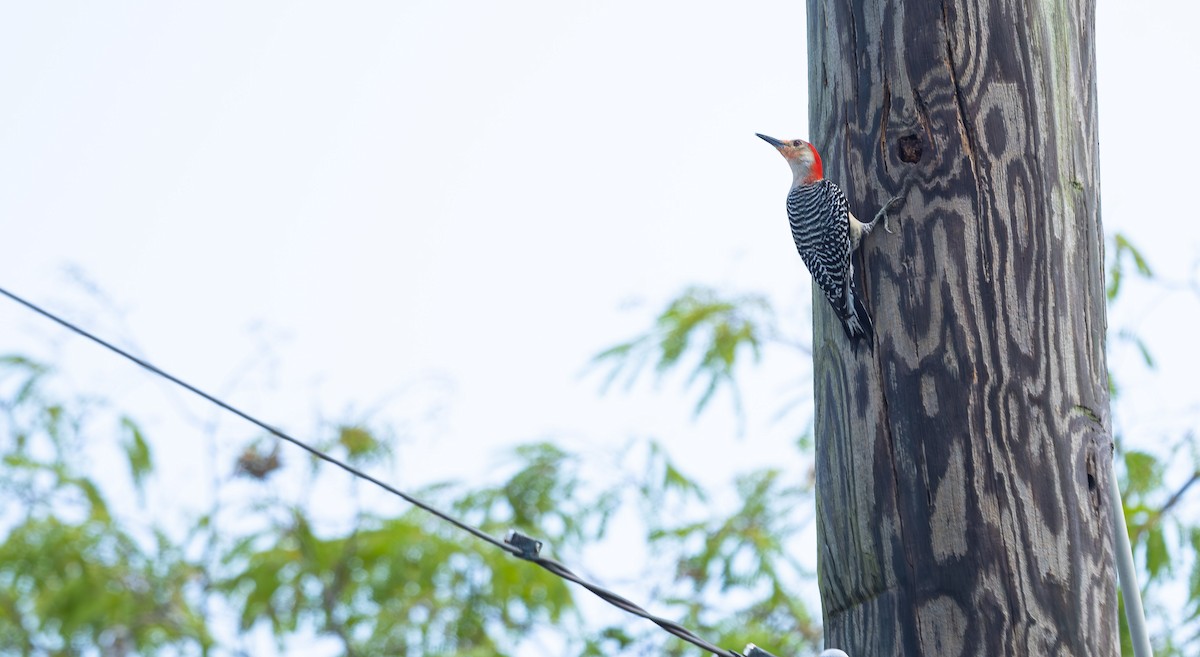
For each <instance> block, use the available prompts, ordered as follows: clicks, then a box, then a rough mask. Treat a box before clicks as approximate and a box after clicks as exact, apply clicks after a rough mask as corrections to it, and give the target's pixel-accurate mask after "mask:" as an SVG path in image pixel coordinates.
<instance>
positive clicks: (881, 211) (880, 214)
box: [871, 196, 904, 233]
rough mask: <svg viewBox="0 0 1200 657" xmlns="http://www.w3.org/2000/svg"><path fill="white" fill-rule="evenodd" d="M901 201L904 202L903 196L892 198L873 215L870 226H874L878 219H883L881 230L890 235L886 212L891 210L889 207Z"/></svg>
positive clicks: (890, 230) (890, 229)
mask: <svg viewBox="0 0 1200 657" xmlns="http://www.w3.org/2000/svg"><path fill="white" fill-rule="evenodd" d="M903 200H904V197H903V196H893V197H892V200H890V201H888V202H887V203H884V204H883V207H882V208H879V212H876V213H875V218H874V219H872V220H871V225H872V226H874V225H875V222H876V221H879V219H880V218H881V217H882V218H883V229H884V230H886V231H887V232H889V233H892V232H893V231H892V228H891V226H890V225H888V213H887V212H888V210H889V209H891V207H892V206H893V205H895V204H897V203H899V202H900V201H903Z"/></svg>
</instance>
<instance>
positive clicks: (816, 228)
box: [787, 180, 872, 345]
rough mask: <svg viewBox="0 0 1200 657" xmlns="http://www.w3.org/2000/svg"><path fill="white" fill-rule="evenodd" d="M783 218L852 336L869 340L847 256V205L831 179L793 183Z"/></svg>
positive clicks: (867, 320) (867, 318) (866, 318)
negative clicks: (804, 183)
mask: <svg viewBox="0 0 1200 657" xmlns="http://www.w3.org/2000/svg"><path fill="white" fill-rule="evenodd" d="M787 210H788V221H789V223H790V224H791V228H792V239H793V240H795V242H796V250H797V251H799V252H800V258H801V259H802V260H804V265H805V266H806V267H808V271H809V273H811V274H812V277H813V281H814V282H815V283H816V284H817V286H818V287H820V288H821V291H822V292H824V293H825V298H826V299H829V303H830V305H832V306H833V309H834V312H836V313H837V315H838V318H839V319H840V320H842V328H844V329H845V331H846V335H847V337H849V338H850V340H851V341H852V342H857V341H858V340H859V339H861V338H866V339H867V343H868V345H870V344H871V333H872V326H871V318H870V316H869V315H868V314H867V311H866V308H865V307H864V305H863V302H862V300H861V299H859V298H858V294H857V293H856V291H855V289H854V264H853V262H852V261H851V259H850V254H851V248H850V247H851V245H850V206H849V204H848V203H847V202H846V195H845V194H844V193H843V192H842V190H841V188H839V187H838V186H837V184H836V183H834V182H833V181H832V180H819V181H817V182H815V183H812V184H808V185H800V186H799V187H793V188H792V191H791V192H790V193H788V200H787Z"/></svg>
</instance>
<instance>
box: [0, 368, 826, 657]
mask: <svg viewBox="0 0 1200 657" xmlns="http://www.w3.org/2000/svg"><path fill="white" fill-rule="evenodd" d="M52 378H53V374H52V372H51V370H50V369H49V368H48V367H46V366H44V365H41V364H38V363H34V362H31V361H29V360H27V359H23V358H18V357H8V358H4V359H2V360H0V407H2V409H3V411H4V415H3V419H4V426H3V427H2V429H3V430H2V431H0V453H2V454H3V458H4V462H5V468H4V469H2V470H0V495H3V496H4V499H5V500H7V501H6V502H5V504H4V505H2V506H0V523H2V524H0V605H3V608H4V609H5V610H6V613H5V614H0V652H6V651H10V650H11V651H13V652H15V654H22V655H51V654H60V653H62V654H96V653H100V654H112V655H125V654H204V655H210V654H211V655H227V654H244V653H246V652H247V648H245V647H244V646H245V638H246V637H247V636H250V635H253V634H255V633H259V634H262V633H265V634H266V635H268V636H271V637H274V639H275V641H276V643H277V645H278V649H279V650H280V651H281V652H285V651H288V650H289V646H291V645H293V643H294V642H295V641H297V640H302V639H303V638H304V637H321V638H322V639H323V640H324V641H326V642H328V643H329V644H332V645H336V646H337V650H338V651H339V652H341V653H342V654H346V655H394V654H430V655H434V654H440V655H460V656H474V655H515V654H518V653H519V652H521V651H522V646H525V645H527V644H529V643H530V642H534V643H539V642H546V641H548V642H551V643H557V644H561V645H563V646H565V654H578V655H599V654H610V653H611V652H612V651H613V650H623V651H634V652H647V653H648V652H654V653H666V654H669V655H674V654H684V653H685V652H687V653H688V654H692V653H691V652H689V651H688V650H689V649H688V647H687V646H686V645H685V644H683V643H682V642H680V641H678V640H675V639H673V638H670V637H668V636H667V635H665V634H663V633H662V632H661V631H659V630H658V628H656V627H655V626H653V625H651V624H649V623H646V622H644V621H640V620H637V619H632V618H628V617H619V620H617V621H614V622H611V623H609V624H608V625H602V626H600V627H593V626H589V625H587V624H586V622H587V619H586V617H585V614H584V613H583V612H582V610H581V609H580V607H579V606H578V598H579V596H580V595H588V594H586V593H584V592H583V591H582V590H581V589H579V588H578V587H575V586H573V585H569V584H567V583H565V582H564V581H563V580H560V579H558V578H557V577H555V576H553V575H551V574H550V573H549V572H547V571H545V570H542V569H540V568H537V567H536V566H533V565H532V564H529V563H527V562H524V561H521V560H518V559H514V558H512V557H510V556H508V555H506V554H505V553H503V552H500V551H498V550H495V549H494V548H493V547H492V546H490V545H488V544H486V543H484V542H482V541H479V540H476V539H474V538H472V537H470V536H468V535H466V534H464V533H463V532H461V531H460V530H458V529H456V528H453V527H450V526H447V525H445V524H443V523H440V522H437V521H436V520H435V519H433V518H432V517H431V516H429V515H428V514H425V513H423V512H420V511H418V510H415V509H409V510H407V511H404V512H402V513H399V514H398V515H392V516H388V515H383V514H379V513H375V512H371V511H369V510H368V509H370V508H371V506H372V505H368V504H366V503H364V502H362V500H363V498H364V496H363V495H361V494H360V493H359V492H357V490H355V491H351V493H350V494H347V495H346V496H345V499H346V501H347V503H346V505H345V508H346V510H347V513H348V514H350V515H352V521H351V522H348V523H341V524H340V526H339V527H330V526H327V525H328V523H324V524H323V523H321V522H320V521H319V520H317V519H316V516H315V515H314V513H313V510H312V509H311V508H310V505H309V504H307V503H306V502H305V501H304V499H305V498H304V497H303V496H301V497H299V498H296V499H289V498H287V497H286V496H279V495H277V494H265V493H267V492H268V490H270V486H271V484H272V481H273V480H274V479H275V478H276V477H280V476H287V477H291V478H294V477H298V478H302V479H305V481H303V482H302V485H301V486H300V488H301V489H302V490H314V489H317V488H319V487H326V488H328V487H329V486H331V485H332V483H331V482H330V481H329V480H328V479H322V468H320V467H318V466H317V465H315V464H314V465H313V467H305V464H304V463H302V462H299V461H297V462H296V463H293V464H292V467H290V468H289V467H288V466H287V465H286V464H285V462H284V459H283V458H282V457H281V455H280V453H279V451H278V450H277V449H276V448H275V446H274V444H273V443H272V442H270V441H269V439H267V438H266V437H256V438H252V439H250V440H249V441H247V444H246V446H245V449H243V450H242V451H241V453H240V455H239V456H238V458H237V459H236V460H235V462H234V463H231V464H229V470H230V471H231V472H232V473H234V474H236V475H241V476H243V479H242V480H243V481H247V482H248V483H247V484H241V485H250V486H258V487H262V492H263V493H264V494H263V495H257V496H251V497H250V498H247V499H245V500H243V501H241V502H239V503H231V502H226V504H225V506H217V505H215V504H214V506H213V508H212V509H211V510H209V511H208V512H207V513H205V514H203V515H201V516H199V517H197V518H194V519H192V520H191V522H190V523H189V524H190V525H191V526H192V527H193V529H192V530H191V531H189V532H187V533H186V535H183V536H175V535H172V533H171V532H170V531H168V530H167V529H166V528H165V527H163V526H160V525H159V524H157V523H156V522H154V521H146V520H145V519H143V518H142V517H140V516H138V515H135V516H129V515H126V516H124V517H123V516H122V515H121V514H120V513H118V512H116V511H114V510H113V509H112V508H110V506H109V504H108V503H107V501H106V497H105V495H104V492H103V485H105V483H106V482H107V483H110V484H111V483H112V482H113V480H114V479H118V478H119V476H118V475H120V474H124V475H125V476H127V478H128V483H129V488H130V489H131V490H135V491H136V492H137V493H138V499H139V500H140V501H141V502H142V503H144V500H145V499H146V498H147V497H153V496H154V495H155V493H156V492H161V491H159V490H156V488H155V479H154V476H153V475H154V472H155V461H154V458H153V449H152V445H153V440H152V438H151V437H150V436H148V435H147V434H146V433H145V432H144V431H143V430H142V429H141V427H140V426H139V425H138V424H137V423H136V422H135V421H134V420H132V419H130V418H127V417H120V416H118V417H115V418H114V417H112V416H113V415H114V412H113V411H112V409H111V408H110V407H109V406H108V405H107V404H106V403H104V402H103V401H101V400H94V399H93V400H83V399H72V400H69V401H66V402H64V401H59V400H56V399H53V398H51V396H50V395H49V394H48V393H46V390H47V388H48V387H49V386H47V385H45V384H46V382H47V380H48V379H52ZM68 409H70V410H68ZM328 430H329V434H330V436H329V438H327V439H325V440H322V441H320V443H321V447H322V448H324V449H328V450H331V451H332V452H334V453H335V454H337V455H338V456H339V457H341V458H343V459H346V460H348V461H351V462H354V463H355V464H356V465H359V466H360V467H375V466H380V465H382V464H385V463H386V461H387V460H388V459H387V458H383V457H385V456H386V455H389V454H391V453H392V451H393V449H392V447H391V446H390V445H388V444H386V443H387V441H386V440H385V439H381V438H380V435H382V434H386V430H382V431H377V430H375V429H372V428H370V427H368V426H366V425H365V424H363V423H334V424H332V425H331V426H329V427H328ZM113 436H115V438H116V440H115V441H114V440H113V439H112V437H113ZM106 440H109V441H112V442H113V443H114V444H115V445H116V446H117V447H118V448H119V453H120V454H122V455H123V456H124V458H125V460H126V461H127V465H128V467H127V468H126V469H125V471H124V472H123V473H118V472H108V473H106V475H107V479H106V480H105V481H101V480H98V479H97V480H93V479H92V478H90V475H89V474H87V467H86V466H87V463H88V459H87V458H86V456H85V455H86V454H87V452H88V443H96V442H99V441H106ZM614 458H616V459H620V460H621V462H619V463H618V464H617V467H616V468H613V469H603V468H598V467H597V466H596V465H595V464H590V463H588V462H586V461H585V460H584V459H582V458H581V457H580V456H578V455H576V454H572V453H570V452H567V451H565V450H563V449H561V448H560V447H557V446H555V445H553V444H550V443H544V442H543V443H532V444H528V445H523V446H520V447H518V448H516V449H515V450H513V452H512V453H511V454H510V455H509V456H508V458H507V459H506V461H505V462H504V463H501V464H499V465H498V466H497V470H498V471H501V472H505V473H506V474H505V475H504V476H502V477H500V478H499V479H497V480H496V481H494V482H491V483H484V484H481V485H476V486H474V487H472V488H466V487H463V486H462V485H461V484H439V485H435V486H430V487H427V488H426V489H424V490H421V491H417V493H418V495H419V496H421V497H422V498H424V499H427V500H430V501H433V502H435V503H436V504H437V505H439V506H441V507H442V508H445V509H448V510H450V511H451V512H452V513H454V514H455V515H457V516H459V517H461V518H463V519H465V520H466V521H468V522H470V523H472V524H475V525H477V526H480V527H482V528H483V529H484V530H485V531H488V532H490V533H492V534H493V535H497V536H498V535H502V534H503V533H504V532H505V531H507V530H508V529H510V528H517V529H519V530H521V531H522V532H524V533H527V534H529V535H532V536H535V537H537V538H539V539H540V540H543V541H545V542H546V543H547V545H548V548H547V549H548V550H550V551H551V552H549V554H551V555H553V556H554V557H555V558H559V559H562V560H564V561H566V562H567V563H569V564H575V563H581V562H582V557H583V554H584V551H585V547H587V546H589V545H593V544H596V543H597V542H602V541H604V540H605V538H606V536H607V535H608V527H609V523H610V521H611V520H612V518H613V516H614V515H615V514H616V513H618V512H619V511H620V510H621V509H640V510H641V512H642V513H641V516H642V521H641V523H640V525H641V527H642V530H643V531H644V534H643V539H642V540H644V541H645V543H646V544H647V545H648V546H649V548H650V550H651V552H652V553H653V554H654V555H655V561H656V564H655V567H654V569H653V572H656V573H662V574H661V575H658V576H652V575H648V576H647V577H646V578H645V580H644V582H643V584H650V586H649V587H647V586H644V585H643V586H639V590H641V591H642V592H643V596H638V595H636V594H634V593H630V596H631V597H634V598H635V599H636V598H641V599H639V602H643V603H644V604H645V605H646V606H647V607H648V608H650V609H652V610H654V611H655V612H656V613H659V614H662V615H665V616H667V617H673V618H679V619H681V620H685V621H686V622H688V623H689V624H690V626H692V627H693V628H694V629H695V630H696V631H697V632H698V633H700V634H701V635H702V636H705V637H706V638H709V639H710V640H714V641H717V642H719V643H721V644H722V645H731V646H736V645H741V644H742V643H744V642H745V641H746V640H747V637H750V636H754V637H761V636H764V635H766V634H765V633H769V634H770V635H771V636H784V637H789V636H790V637H794V638H792V639H790V640H789V641H790V643H789V644H788V645H791V646H794V647H805V648H813V647H814V646H815V644H814V641H815V639H816V637H817V636H818V631H817V629H816V624H815V623H814V622H813V621H812V618H811V615H810V614H809V613H808V610H807V609H806V608H805V607H804V605H803V604H802V603H799V602H795V601H797V600H799V599H800V596H799V592H798V590H797V587H798V586H799V585H800V584H801V583H802V582H803V581H804V577H803V574H802V573H800V572H799V570H798V568H797V567H796V566H795V564H793V563H792V561H791V560H790V559H789V557H788V551H787V550H786V549H785V547H784V546H785V544H786V542H787V541H788V540H789V539H790V538H791V537H792V536H793V535H794V533H795V532H796V531H797V530H798V528H799V524H798V523H797V522H796V520H795V517H794V515H793V513H792V510H793V509H794V507H796V506H798V505H800V504H801V503H802V497H803V495H805V494H806V493H807V490H805V489H803V488H798V487H796V486H788V485H785V484H784V483H783V481H784V480H785V478H784V477H782V476H781V475H780V473H779V472H778V471H768V472H762V473H754V474H751V475H747V476H745V477H743V478H742V479H741V480H740V482H739V485H738V488H737V490H736V491H733V497H734V498H735V499H737V500H738V503H737V504H735V505H733V506H732V507H731V508H730V509H729V510H728V512H727V513H724V514H722V513H715V512H712V511H711V510H710V504H708V503H707V502H708V500H707V497H706V495H707V494H708V492H707V491H705V490H704V489H702V488H701V487H700V486H699V485H698V484H697V482H696V481H694V480H693V479H691V478H690V477H688V476H687V475H686V474H685V473H683V472H682V471H681V470H680V469H679V468H678V467H677V466H675V465H674V464H673V463H672V462H671V461H670V460H669V459H668V458H667V456H666V454H665V453H664V452H663V451H662V450H661V448H658V447H657V446H656V445H654V444H653V443H636V444H632V445H628V446H626V448H624V449H622V450H620V451H619V452H618V453H616V454H614ZM600 470H604V471H606V472H613V471H615V472H619V473H623V474H622V475H621V476H618V477H615V478H614V477H611V476H609V477H605V476H604V475H603V473H601V472H600ZM633 472H637V473H638V474H637V475H636V476H635V475H633V474H630V473H633ZM227 481H233V480H227ZM351 486H352V487H354V488H355V489H357V486H358V484H351ZM276 492H277V491H276ZM248 518H257V519H258V520H259V522H257V523H256V524H253V525H252V526H254V527H255V528H254V529H250V530H247V529H235V527H238V528H244V527H245V526H246V524H245V522H244V521H245V520H246V519H248ZM233 519H237V520H238V521H237V522H234V521H233ZM634 526H637V523H635V525H634ZM602 583H603V582H602ZM654 588H658V589H660V590H662V591H664V592H663V593H661V594H659V595H657V596H655V597H654V598H652V597H651V595H650V593H649V592H648V589H649V590H653V589H654ZM710 592H719V594H721V595H727V594H735V595H736V594H739V593H740V594H741V595H740V596H739V597H740V598H741V599H742V602H741V603H740V604H739V605H734V606H732V607H728V608H725V609H723V610H721V613H716V610H714V609H712V608H711V607H710V606H709V605H706V604H704V602H703V599H704V597H705V596H706V595H708V594H709V593H710ZM785 601H787V602H788V604H783V603H784V602H785ZM214 612H217V613H214ZM759 640H761V638H760V639H759ZM730 641H734V642H736V643H728V642H730ZM525 652H526V653H527V652H528V651H525ZM539 652H541V651H539Z"/></svg>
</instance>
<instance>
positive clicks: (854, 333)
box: [841, 294, 875, 351]
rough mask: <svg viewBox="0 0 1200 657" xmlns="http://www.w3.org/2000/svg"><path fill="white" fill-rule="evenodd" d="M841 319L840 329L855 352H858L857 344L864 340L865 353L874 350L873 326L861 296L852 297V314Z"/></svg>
mask: <svg viewBox="0 0 1200 657" xmlns="http://www.w3.org/2000/svg"><path fill="white" fill-rule="evenodd" d="M841 319H842V328H843V329H844V330H845V331H846V337H847V338H849V339H850V346H851V347H854V350H855V351H858V343H859V342H862V341H864V340H865V341H866V343H867V351H874V350H875V325H874V324H872V323H871V315H870V313H868V312H867V308H866V306H864V305H863V302H862V296H861V295H857V294H856V295H854V312H853V313H852V314H849V315H847V316H845V317H843V318H841Z"/></svg>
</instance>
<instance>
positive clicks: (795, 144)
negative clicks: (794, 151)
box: [792, 139, 800, 148]
mask: <svg viewBox="0 0 1200 657" xmlns="http://www.w3.org/2000/svg"><path fill="white" fill-rule="evenodd" d="M792 146H795V147H796V148H800V140H799V139H797V140H796V141H794V142H792Z"/></svg>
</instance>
